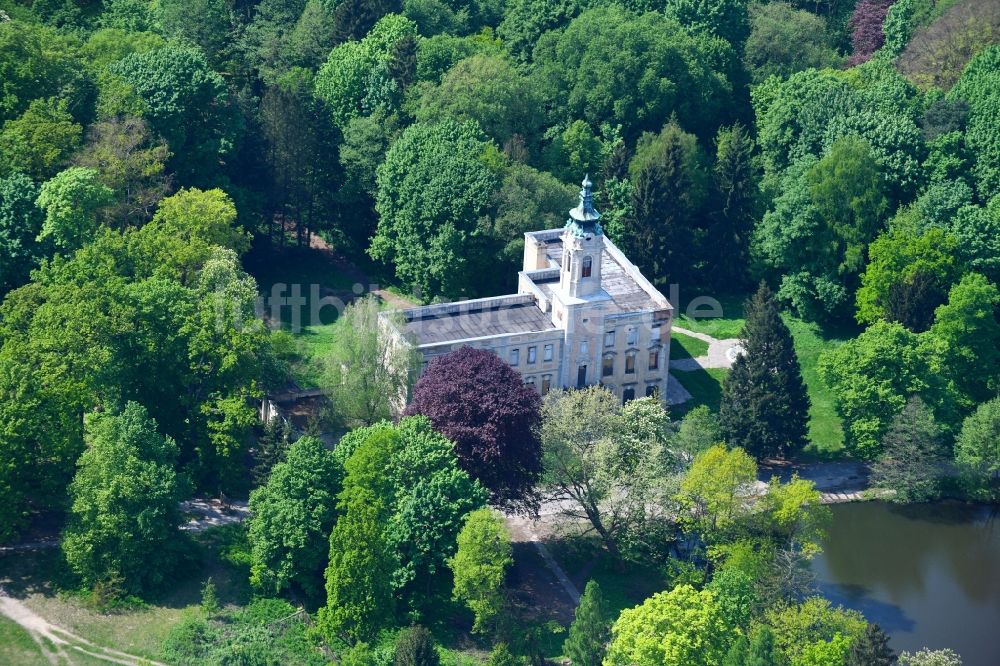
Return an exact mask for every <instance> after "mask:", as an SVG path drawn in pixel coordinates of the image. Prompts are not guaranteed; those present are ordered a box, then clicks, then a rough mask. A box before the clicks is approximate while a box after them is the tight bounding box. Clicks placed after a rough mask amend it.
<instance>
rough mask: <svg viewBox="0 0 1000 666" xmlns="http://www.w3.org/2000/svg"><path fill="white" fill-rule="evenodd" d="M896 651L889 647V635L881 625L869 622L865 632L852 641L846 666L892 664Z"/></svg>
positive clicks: (894, 660) (889, 665) (882, 665)
mask: <svg viewBox="0 0 1000 666" xmlns="http://www.w3.org/2000/svg"><path fill="white" fill-rule="evenodd" d="M895 663H896V653H895V652H894V651H893V649H892V648H891V647H889V637H888V636H887V635H886V633H885V632H884V631H882V627H880V626H878V625H877V624H875V623H872V624H869V625H868V628H867V629H865V633H864V634H862V635H861V637H860V638H858V639H857V640H855V641H854V644H853V645H852V646H851V652H850V654H849V655H848V656H847V666H892V665H893V664H895Z"/></svg>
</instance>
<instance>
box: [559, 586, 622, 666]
mask: <svg viewBox="0 0 1000 666" xmlns="http://www.w3.org/2000/svg"><path fill="white" fill-rule="evenodd" d="M610 641H611V618H610V617H608V609H607V607H606V605H605V602H604V595H603V594H602V593H601V586H600V585H598V583H597V581H596V580H589V581H587V586H586V587H585V588H584V589H583V596H582V597H580V605H579V606H577V607H576V616H575V617H574V619H573V624H571V625H570V627H569V634H568V635H567V636H566V642H564V643H563V654H565V655H566V656H567V657H569V658H570V660H572V662H573V663H574V664H579V666H600V665H601V663H602V662H603V661H604V655H605V653H606V652H607V649H608V643H609V642H610Z"/></svg>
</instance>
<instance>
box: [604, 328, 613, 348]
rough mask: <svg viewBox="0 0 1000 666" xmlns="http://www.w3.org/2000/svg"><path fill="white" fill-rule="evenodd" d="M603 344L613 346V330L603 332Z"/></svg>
mask: <svg viewBox="0 0 1000 666" xmlns="http://www.w3.org/2000/svg"><path fill="white" fill-rule="evenodd" d="M604 346H605V347H614V346H615V332H614V331H608V332H607V333H605V334H604Z"/></svg>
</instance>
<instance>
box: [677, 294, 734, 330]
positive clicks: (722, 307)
mask: <svg viewBox="0 0 1000 666" xmlns="http://www.w3.org/2000/svg"><path fill="white" fill-rule="evenodd" d="M708 299H711V300H708ZM746 299H747V295H746V294H728V295H713V296H700V297H698V298H697V299H693V300H692V301H691V302H689V303H687V304H685V306H684V307H683V308H678V311H679V312H681V313H682V314H679V315H677V317H676V318H675V320H674V323H675V324H676V325H677V326H680V327H681V328H686V329H687V330H689V331H694V332H695V333H704V334H706V335H711V336H712V337H713V338H718V339H719V340H727V339H729V338H738V337H739V336H740V331H741V330H742V329H743V302H744V301H745V300H746ZM692 304H694V305H696V307H691V306H692ZM715 305H718V307H719V309H718V310H716V309H715V307H714V306H715ZM719 311H721V313H722V316H718V314H717V313H718V312H719ZM674 335H677V334H676V333H675V334H674Z"/></svg>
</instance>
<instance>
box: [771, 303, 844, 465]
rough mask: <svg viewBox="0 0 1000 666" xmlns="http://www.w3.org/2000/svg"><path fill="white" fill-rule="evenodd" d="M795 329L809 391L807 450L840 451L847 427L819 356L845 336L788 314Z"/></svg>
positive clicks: (818, 454) (825, 454) (816, 452)
mask: <svg viewBox="0 0 1000 666" xmlns="http://www.w3.org/2000/svg"><path fill="white" fill-rule="evenodd" d="M785 323H786V324H787V325H788V329H789V330H790V331H791V332H792V338H793V339H794V342H795V353H796V355H797V356H798V357H799V366H800V367H801V368H802V378H803V379H804V380H805V382H806V390H807V391H808V392H809V400H810V402H811V406H810V407H809V441H810V443H809V445H808V446H807V447H806V451H805V453H806V454H807V455H808V456H814V457H817V458H830V457H835V456H837V455H839V454H840V453H841V452H842V450H843V448H844V427H843V423H842V422H841V419H840V416H839V415H838V414H837V410H836V407H835V403H834V397H833V392H832V391H831V390H830V388H829V387H828V386H827V385H826V383H825V382H824V381H823V380H822V379H821V378H820V376H819V367H818V366H819V357H820V355H821V354H822V353H823V352H825V351H827V350H830V349H835V348H836V347H837V346H839V345H840V344H842V343H843V342H844V341H845V339H846V338H845V337H841V336H839V335H836V334H828V333H824V332H823V331H822V329H820V327H819V326H817V325H816V324H809V323H806V322H804V321H802V320H800V319H796V318H794V317H788V316H786V317H785Z"/></svg>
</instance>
